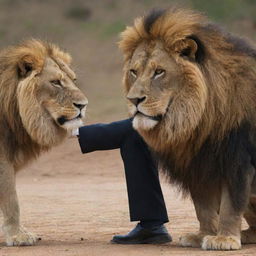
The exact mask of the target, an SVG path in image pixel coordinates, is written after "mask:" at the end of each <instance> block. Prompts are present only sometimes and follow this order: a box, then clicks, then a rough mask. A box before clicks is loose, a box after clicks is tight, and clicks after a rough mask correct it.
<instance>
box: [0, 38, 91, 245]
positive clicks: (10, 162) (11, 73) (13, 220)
mask: <svg viewBox="0 0 256 256" xmlns="http://www.w3.org/2000/svg"><path fill="white" fill-rule="evenodd" d="M70 64H71V56H70V55H69V54H68V53H66V52H63V51H61V50H60V49H59V48H58V47H57V46H55V45H53V44H50V43H46V42H42V41H39V40H36V39H31V40H28V41H25V42H24V43H22V44H20V45H18V46H13V47H9V48H7V49H4V50H2V51H1V52H0V181H1V182H0V198H1V200H0V207H1V210H2V212H3V218H4V224H3V231H4V235H5V238H6V244H7V245H8V246H20V245H33V244H34V243H35V242H36V241H37V237H36V236H35V235H34V234H32V233H30V232H28V231H26V229H25V228H23V227H22V226H21V225H20V218H19V215H20V214H19V204H18V199H17V194H16V189H15V174H16V173H17V171H19V170H20V169H21V168H22V167H24V166H25V165H27V164H28V163H29V162H30V161H31V160H33V159H35V158H37V157H38V156H39V154H40V153H42V152H44V151H47V150H49V149H51V148H52V147H53V146H55V145H58V144H59V143H60V142H62V141H63V140H64V139H65V138H66V137H67V136H68V134H70V130H71V129H73V128H77V127H79V126H81V125H82V123H83V122H82V119H83V118H84V116H85V110H86V105H87V103H88V101H87V99H86V97H85V96H84V94H83V93H82V92H81V91H80V90H79V89H78V87H77V86H76V74H75V73H74V71H73V70H72V69H71V68H70Z"/></svg>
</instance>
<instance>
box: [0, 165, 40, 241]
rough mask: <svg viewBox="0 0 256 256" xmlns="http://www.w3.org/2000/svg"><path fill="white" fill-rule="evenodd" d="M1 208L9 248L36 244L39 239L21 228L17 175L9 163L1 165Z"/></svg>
mask: <svg viewBox="0 0 256 256" xmlns="http://www.w3.org/2000/svg"><path fill="white" fill-rule="evenodd" d="M0 208H1V210H2V212H3V217H4V223H3V232H4V235H5V239H6V244H7V246H23V245H33V244H35V242H36V241H37V237H36V236H35V235H34V234H32V233H30V232H28V231H26V230H25V229H24V228H23V227H21V226H20V213H19V203H18V198H17V194H16V189H15V173H14V170H13V168H12V167H11V166H10V165H8V164H7V163H6V164H3V163H0Z"/></svg>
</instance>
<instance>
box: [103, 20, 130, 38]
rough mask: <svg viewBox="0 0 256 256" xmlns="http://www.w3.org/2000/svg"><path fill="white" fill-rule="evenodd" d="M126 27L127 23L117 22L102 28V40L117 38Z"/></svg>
mask: <svg viewBox="0 0 256 256" xmlns="http://www.w3.org/2000/svg"><path fill="white" fill-rule="evenodd" d="M125 27H126V25H125V22H123V21H121V20H117V21H114V22H112V23H110V24H106V25H104V26H103V27H102V32H101V38H102V39H108V38H110V37H112V36H116V35H118V34H119V33H120V32H121V31H123V30H124V29H125Z"/></svg>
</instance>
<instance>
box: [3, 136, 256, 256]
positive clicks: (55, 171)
mask: <svg viewBox="0 0 256 256" xmlns="http://www.w3.org/2000/svg"><path fill="white" fill-rule="evenodd" d="M162 187H163V191H164V195H165V200H166V204H167V207H168V212H169V218H170V223H168V224H167V228H168V230H169V231H170V233H171V234H172V237H173V240H174V241H173V242H172V243H171V244H166V245H113V244H111V243H110V242H109V241H110V240H111V238H112V236H113V235H115V234H124V233H126V232H128V231H129V230H130V229H131V228H132V227H133V226H134V225H135V223H131V222H129V212H128V203H127V194H126V185H125V179H124V172H123V166H122V162H121V160H120V157H119V152H118V151H104V152H95V153H90V154H87V155H82V154H80V150H79V146H78V143H77V141H76V139H69V140H68V141H66V143H64V144H63V145H61V146H60V147H58V148H55V149H54V150H52V151H51V152H49V153H47V154H46V155H44V156H42V157H41V158H40V159H39V160H38V161H36V162H35V163H33V164H32V165H31V166H29V167H27V168H26V170H23V171H21V172H20V173H19V174H18V177H17V189H18V194H19V200H20V206H21V215H22V223H23V224H24V226H25V227H26V228H27V229H29V230H30V231H32V232H34V233H36V234H37V235H38V236H40V237H41V238H42V240H41V241H39V242H38V243H37V245H36V246H32V247H20V248H17V247H16V248H15V247H14V248H11V247H5V246H4V238H3V235H2V234H1V235H0V246H1V247H0V255H1V256H23V255H24V256H30V255H31V256H32V255H33V256H34V255H36V256H50V255H54V256H58V255H60V256H78V255H81V256H86V255H88V256H100V255H102V254H104V255H106V256H107V255H111V256H115V255H117V256H122V255H136V256H140V255H141V256H143V255H147V256H156V255H190V256H193V255H256V245H254V246H253V245H251V246H244V247H243V249H242V250H240V251H234V252H205V251H202V250H200V249H191V248H181V247H179V246H178V245H177V240H178V237H179V235H180V234H181V233H184V232H193V231H196V230H197V227H198V223H197V220H196V217H195V212H194V209H193V206H192V203H191V202H190V200H183V199H182V198H181V196H180V195H179V194H178V193H177V192H176V191H175V190H174V189H172V188H170V186H169V185H168V184H167V183H166V182H165V181H164V180H163V179H162Z"/></svg>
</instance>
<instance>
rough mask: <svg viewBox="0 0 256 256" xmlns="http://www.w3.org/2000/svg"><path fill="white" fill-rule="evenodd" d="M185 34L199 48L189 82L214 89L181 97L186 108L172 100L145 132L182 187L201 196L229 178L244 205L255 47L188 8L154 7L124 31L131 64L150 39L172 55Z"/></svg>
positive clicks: (189, 66) (251, 147)
mask: <svg viewBox="0 0 256 256" xmlns="http://www.w3.org/2000/svg"><path fill="white" fill-rule="evenodd" d="M186 38H192V39H193V40H194V41H195V42H196V43H197V47H198V49H197V52H196V55H195V62H194V63H191V62H188V61H186V62H183V63H182V65H183V70H186V72H185V74H186V75H184V77H183V80H184V81H185V82H184V84H187V85H188V88H189V86H197V87H198V88H202V86H198V84H200V83H204V84H205V85H206V88H207V90H206V91H202V90H201V89H199V90H198V94H197V95H195V96H194V97H193V100H192V101H191V102H189V104H186V106H187V107H184V105H185V104H183V103H188V102H187V101H188V99H187V98H182V96H181V97H180V98H179V102H177V104H180V105H179V106H178V105H175V104H174V105H170V107H169V109H168V111H167V113H166V115H165V116H164V118H163V120H162V121H161V122H162V123H161V124H160V125H159V126H157V127H156V128H154V129H152V130H147V131H145V130H144V131H139V132H140V133H141V135H142V137H143V138H144V139H145V141H146V142H147V143H148V144H149V145H150V147H151V148H152V150H153V151H155V152H156V154H157V156H158V158H159V159H160V164H161V165H162V168H163V169H164V170H165V171H166V173H167V175H168V177H170V179H171V180H172V181H173V182H175V183H177V184H178V185H179V186H180V187H181V188H182V190H183V191H185V192H186V191H189V192H190V193H192V194H193V197H196V198H198V199H200V198H203V197H204V195H207V196H208V195H209V194H210V193H212V192H213V193H214V191H216V190H217V189H219V188H220V186H221V184H222V183H223V182H226V183H227V184H228V187H229V188H235V189H231V191H236V192H234V193H235V194H232V200H233V203H234V206H235V207H237V208H240V207H241V205H243V204H244V203H246V202H245V200H244V198H241V196H240V194H243V193H240V192H241V191H243V190H245V189H246V177H247V176H246V175H245V172H246V170H247V169H248V168H247V167H248V166H249V165H250V164H251V163H253V165H254V166H255V165H256V148H255V144H256V140H255V138H256V136H255V128H256V126H255V121H256V112H255V111H256V50H255V48H253V47H252V46H251V44H250V43H248V42H247V41H246V40H244V39H241V38H239V37H236V36H233V35H230V34H229V33H226V32H224V31H223V30H222V29H220V28H219V27H218V26H217V25H214V24H211V23H209V22H208V21H207V19H206V18H205V17H204V16H202V15H201V14H198V13H196V12H193V11H190V10H183V9H171V10H167V11H163V10H154V11H153V12H151V13H150V14H149V15H147V16H144V17H140V18H138V19H136V20H135V23H134V26H130V27H127V28H126V30H125V31H124V32H123V33H122V34H121V41H120V48H121V49H122V51H123V53H124V56H125V63H128V62H129V61H130V59H131V58H132V56H133V52H134V51H135V49H136V47H137V46H138V45H139V44H140V43H141V42H143V41H150V40H156V39H157V40H161V41H162V42H163V43H164V46H165V49H166V51H167V52H168V51H170V52H171V51H174V50H175V47H176V44H177V42H179V44H181V42H182V40H184V39H186ZM124 83H126V81H125V80H124ZM199 116H200V118H198V117H199ZM174 118H175V120H174ZM184 119H186V120H187V121H186V123H185V122H183V120H184ZM202 200H203V199H202ZM206 203H207V202H206Z"/></svg>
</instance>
